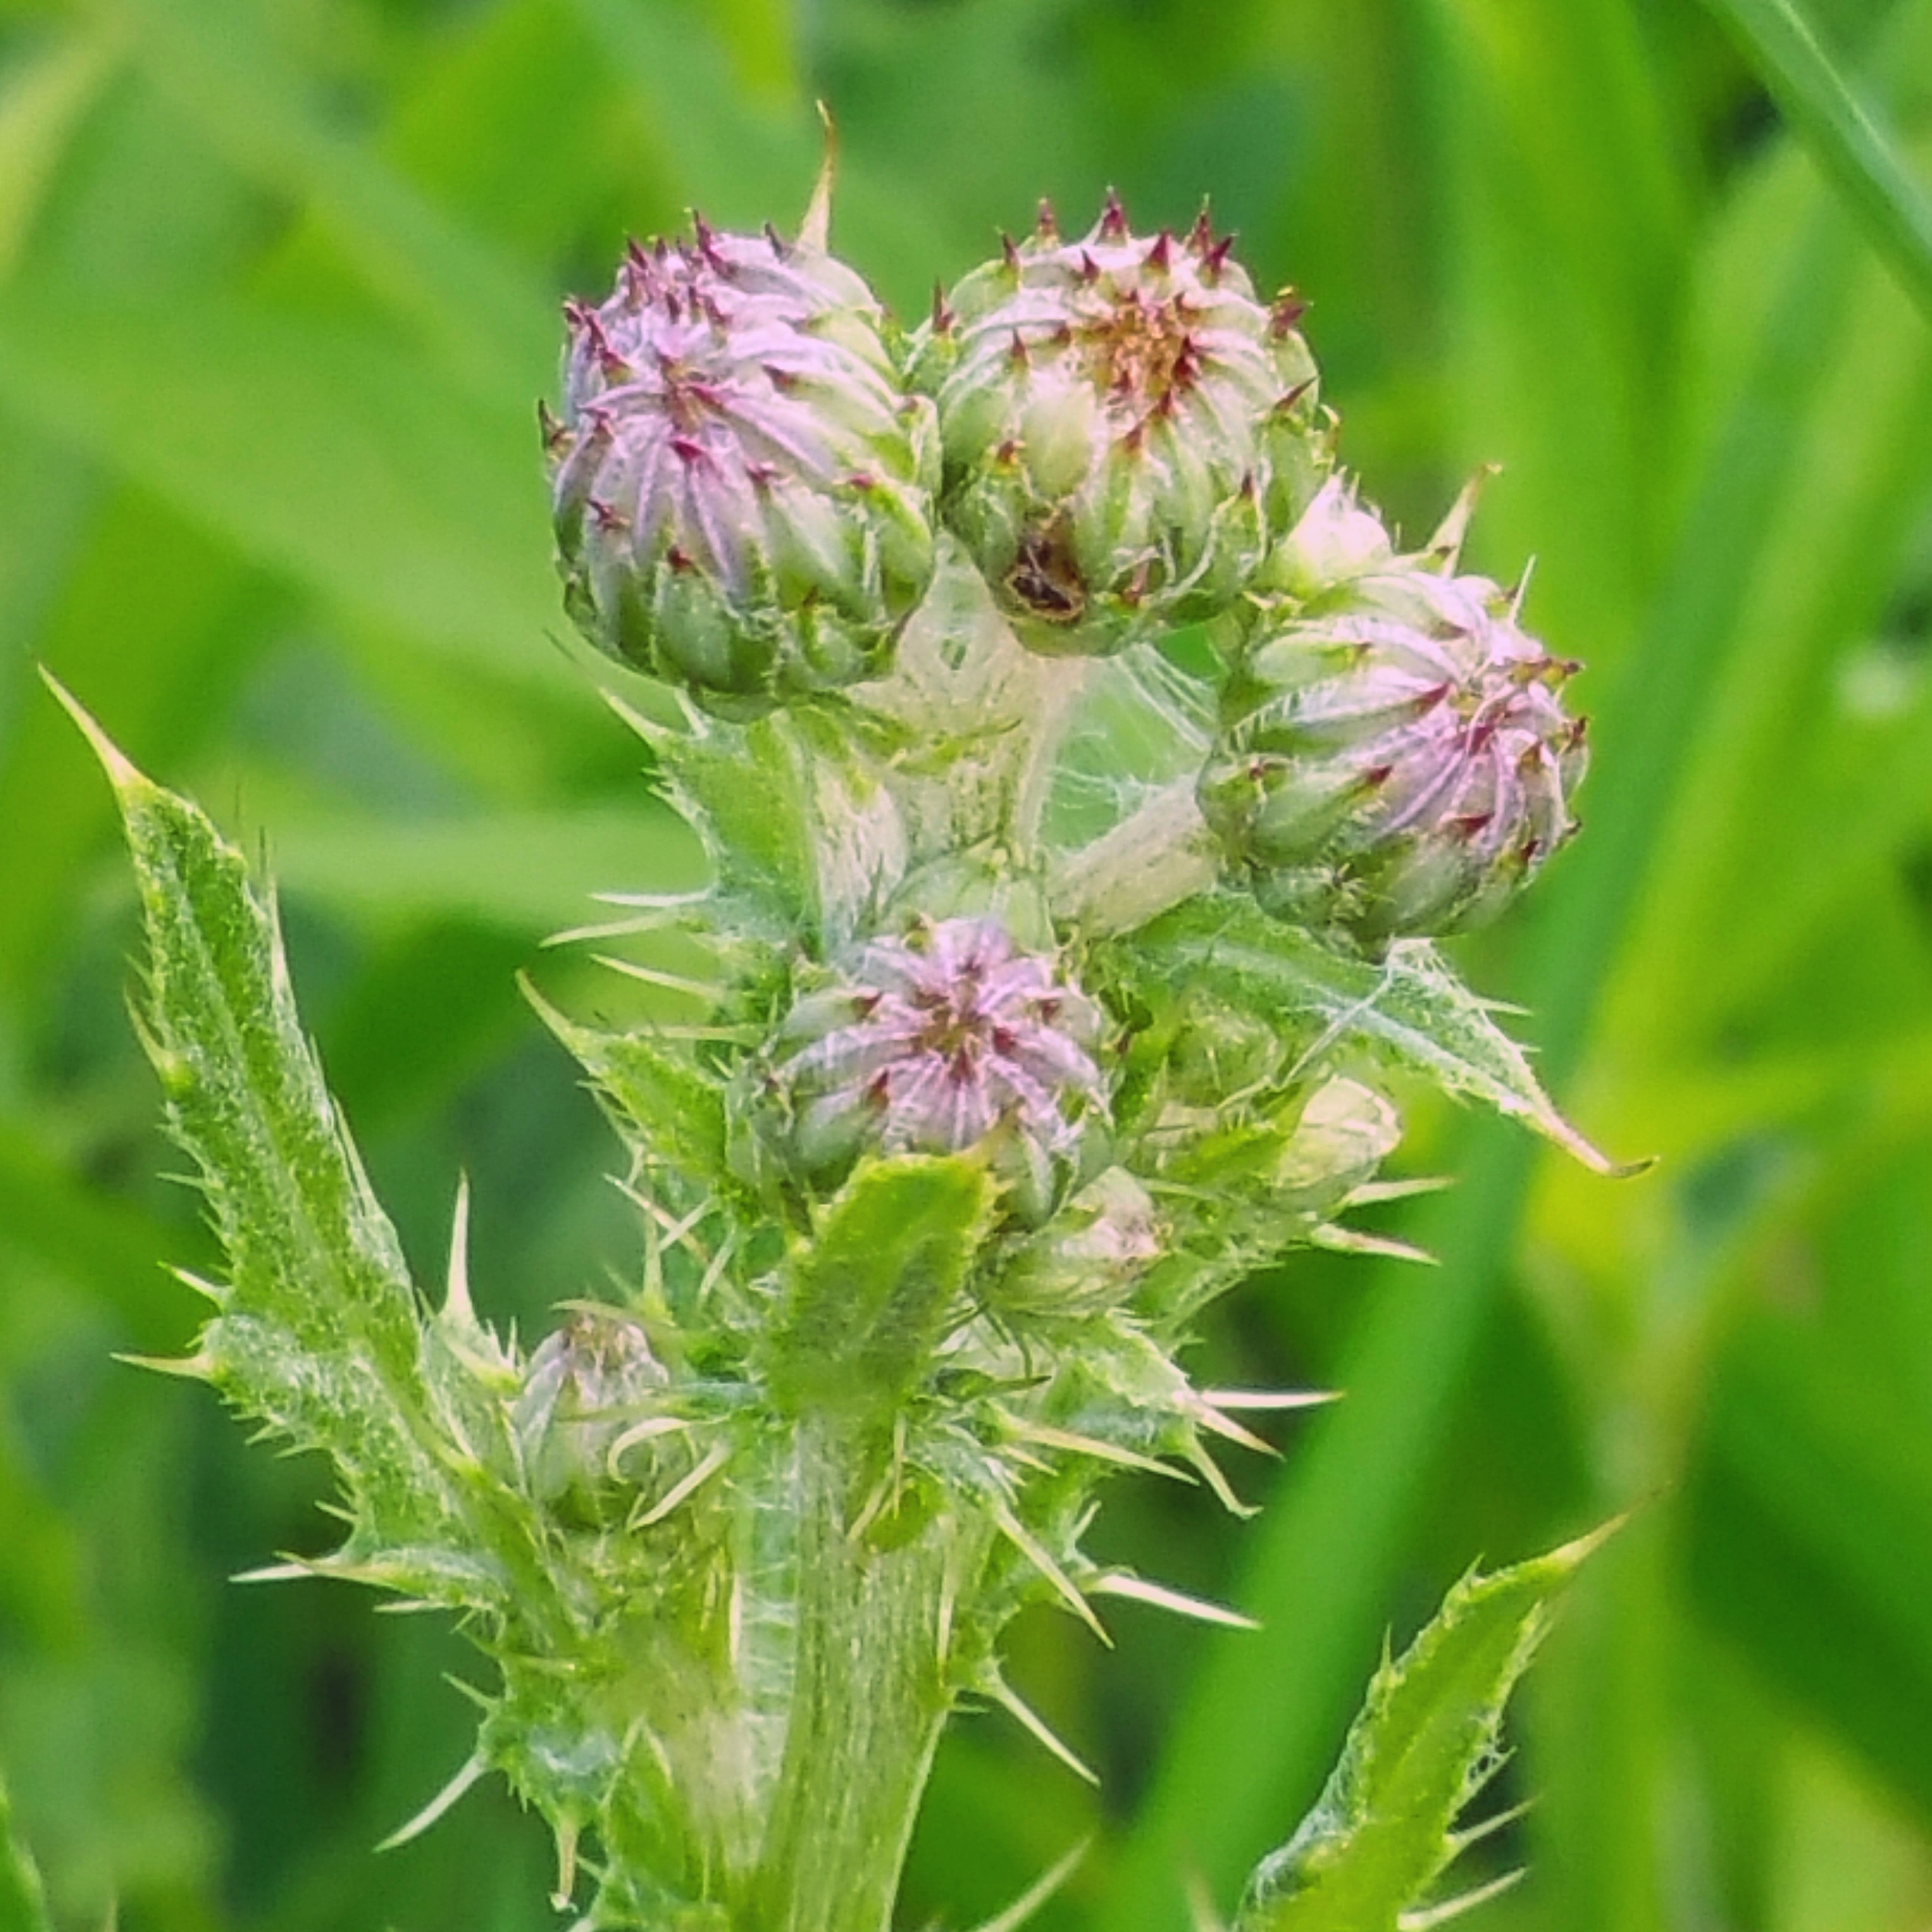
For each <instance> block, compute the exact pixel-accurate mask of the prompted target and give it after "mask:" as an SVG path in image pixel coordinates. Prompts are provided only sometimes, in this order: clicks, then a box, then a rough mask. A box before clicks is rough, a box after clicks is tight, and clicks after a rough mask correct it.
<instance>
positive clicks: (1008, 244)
mask: <svg viewBox="0 0 1932 1932" xmlns="http://www.w3.org/2000/svg"><path fill="white" fill-rule="evenodd" d="M999 252H1000V256H1001V259H1002V260H1004V261H1005V264H1006V266H1007V267H1008V269H1009V270H1010V271H1011V272H1012V273H1013V274H1015V275H1018V273H1019V272H1020V245H1019V243H1018V242H1016V241H1015V240H1014V239H1013V238H1012V236H1011V235H1002V236H1000V238H999Z"/></svg>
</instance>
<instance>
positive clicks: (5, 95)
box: [0, 31, 115, 277]
mask: <svg viewBox="0 0 1932 1932" xmlns="http://www.w3.org/2000/svg"><path fill="white" fill-rule="evenodd" d="M114 60H115V47H114V45H113V42H112V38H111V37H109V36H108V35H106V34H103V33H100V32H99V31H87V32H82V33H77V34H72V35H70V36H69V37H67V38H65V39H63V40H60V41H55V42H54V44H53V45H51V46H50V47H48V48H47V50H46V52H45V53H44V54H41V56H40V57H39V58H38V59H37V60H28V61H23V62H22V63H21V64H20V67H18V70H16V71H15V72H14V73H11V74H9V75H8V77H7V82H6V85H5V87H4V88H0V277H4V276H5V275H6V274H7V272H8V270H9V269H11V268H12V266H13V265H14V262H15V258H16V257H17V256H18V254H19V252H20V250H21V247H22V246H23V245H24V243H25V241H26V239H27V237H28V234H29V233H31V230H32V228H33V225H34V217H35V216H36V215H37V214H38V213H40V210H41V204H42V202H43V200H44V199H45V197H46V194H47V189H48V187H49V186H50V184H51V183H52V181H53V179H54V174H55V171H56V170H57V168H58V166H59V165H60V159H61V157H62V155H64V153H65V151H66V150H67V143H68V142H69V140H70V138H72V136H73V133H74V131H75V129H77V127H78V126H79V125H80V122H81V121H82V119H83V118H84V116H86V112H87V109H89V108H90V107H91V106H93V103H95V101H96V100H97V99H99V97H100V93H101V90H102V87H103V85H104V84H105V83H106V80H107V79H108V77H109V74H110V73H112V71H113V67H114Z"/></svg>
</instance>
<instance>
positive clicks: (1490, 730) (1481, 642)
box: [1200, 558, 1586, 943]
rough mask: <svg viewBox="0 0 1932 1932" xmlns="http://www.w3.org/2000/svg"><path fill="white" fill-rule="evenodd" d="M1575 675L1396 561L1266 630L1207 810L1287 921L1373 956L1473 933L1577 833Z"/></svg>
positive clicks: (1428, 575) (1250, 658)
mask: <svg viewBox="0 0 1932 1932" xmlns="http://www.w3.org/2000/svg"><path fill="white" fill-rule="evenodd" d="M1578 669H1579V666H1577V665H1575V663H1571V662H1569V661H1567V660H1563V659H1559V658H1556V657H1552V656H1551V655H1550V654H1549V652H1548V651H1547V650H1545V649H1544V648H1543V646H1542V645H1541V644H1540V643H1538V642H1537V641H1536V640H1535V639H1534V638H1533V637H1530V636H1529V635H1527V634H1526V633H1525V632H1524V631H1523V630H1522V629H1521V628H1520V626H1519V624H1518V623H1517V600H1516V598H1513V596H1511V595H1510V594H1508V593H1507V592H1505V591H1500V590H1499V589H1498V588H1497V586H1496V585H1494V584H1493V583H1491V582H1489V581H1488V580H1487V578H1481V577H1452V576H1448V575H1442V574H1441V573H1440V572H1438V571H1436V570H1434V569H1428V568H1425V567H1422V566H1421V565H1419V564H1418V563H1416V561H1415V560H1413V559H1409V560H1404V559H1393V558H1392V559H1390V561H1389V562H1388V563H1387V564H1386V566H1385V567H1384V568H1383V569H1379V570H1373V569H1372V570H1370V571H1368V572H1366V573H1363V574H1359V575H1354V576H1352V577H1350V578H1348V579H1347V581H1346V582H1344V583H1343V584H1341V585H1339V586H1338V587H1337V588H1331V591H1329V592H1328V595H1324V596H1323V597H1321V598H1319V599H1318V601H1317V602H1316V603H1315V604H1312V605H1311V606H1309V607H1307V608H1305V609H1304V611H1303V612H1302V614H1300V615H1298V616H1295V617H1290V618H1289V619H1288V620H1286V621H1283V622H1282V623H1280V624H1279V625H1278V626H1277V627H1274V628H1272V630H1268V631H1264V633H1263V634H1262V637H1261V638H1260V640H1259V642H1258V643H1256V645H1255V646H1254V647H1253V649H1252V650H1250V652H1249V653H1248V655H1247V656H1246V660H1245V661H1244V663H1243V665H1242V666H1241V668H1240V670H1238V671H1237V673H1236V676H1235V677H1234V679H1233V681H1232V682H1231V683H1230V687H1229V691H1228V693H1227V706H1228V712H1229V724H1228V726H1227V729H1226V730H1225V731H1224V732H1223V735H1222V738H1221V739H1220V742H1219V744H1217V749H1216V753H1215V755H1214V757H1213V759H1212V760H1211V761H1210V763H1209V764H1208V766H1207V770H1206V771H1204V774H1202V778H1201V792H1200V796H1201V808H1202V810H1203V811H1204V813H1205V814H1206V816H1207V818H1208V819H1209V821H1210V823H1212V824H1213V825H1214V826H1215V827H1216V828H1217V829H1218V830H1219V831H1220V833H1221V835H1222V836H1223V839H1224V840H1225V841H1226V842H1227V846H1228V849H1229V850H1230V853H1231V855H1233V857H1234V858H1235V859H1236V861H1237V862H1239V863H1240V865H1243V866H1244V867H1245V868H1246V870H1247V872H1248V874H1249V878H1250V879H1251V881H1252V882H1253V886H1254V889H1255V891H1256V894H1257V896H1258V897H1259V898H1260V899H1261V900H1262V902H1263V903H1264V904H1266V905H1267V906H1268V907H1269V909H1270V910H1271V911H1276V912H1277V913H1279V914H1281V915H1282V916H1283V917H1288V918H1292V919H1294V920H1298V921H1300V922H1302V923H1304V924H1310V925H1316V926H1321V925H1331V926H1339V927H1346V928H1348V929H1349V930H1352V931H1353V932H1354V933H1355V934H1356V935H1357V937H1359V938H1361V939H1363V940H1367V941H1368V942H1370V943H1377V942H1379V941H1380V940H1384V939H1386V938H1390V937H1394V936H1396V935H1399V934H1403V933H1422V934H1435V933H1447V932H1450V931H1452V930H1455V929H1456V928H1458V927H1463V926H1468V925H1471V924H1476V923H1478V922H1479V921H1480V920H1482V919H1484V918H1485V917H1487V916H1488V915H1490V914H1492V913H1494V911H1496V910H1497V908H1498V907H1500V906H1501V905H1502V904H1503V903H1504V901H1506V900H1507V898H1509V897H1510V894H1512V893H1513V892H1514V891H1516V890H1517V888H1518V887H1520V885H1523V882H1524V881H1526V880H1527V879H1528V878H1530V876H1531V875H1533V873H1534V872H1536V870H1537V868H1539V866H1541V865H1543V862H1544V861H1545V860H1546V859H1547V858H1549V855H1550V854H1551V853H1552V852H1554V851H1556V849H1557V848H1558V847H1559V845H1562V844H1563V843H1564V842H1565V841H1566V840H1567V839H1569V837H1570V836H1571V835H1572V833H1573V832H1575V829H1576V827H1577V821H1576V819H1575V818H1574V816H1572V813H1571V810H1570V799H1571V795H1572V793H1574V791H1575V788H1576V787H1577V785H1578V784H1579V782H1580V781H1581V780H1582V777H1583V773H1584V768H1585V763H1586V753H1585V744H1584V723H1583V720H1582V718H1573V717H1572V716H1571V715H1570V714H1569V712H1566V711H1565V709H1564V707H1563V703H1562V696H1561V693H1562V687H1563V686H1564V684H1565V683H1566V682H1567V681H1568V679H1569V677H1570V676H1572V673H1574V672H1575V671H1576V670H1578Z"/></svg>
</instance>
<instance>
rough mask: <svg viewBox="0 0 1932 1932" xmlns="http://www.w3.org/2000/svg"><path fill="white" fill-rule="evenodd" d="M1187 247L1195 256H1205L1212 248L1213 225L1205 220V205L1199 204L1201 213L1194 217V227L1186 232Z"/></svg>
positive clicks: (1204, 203)
mask: <svg viewBox="0 0 1932 1932" xmlns="http://www.w3.org/2000/svg"><path fill="white" fill-rule="evenodd" d="M1188 246H1189V247H1190V248H1191V249H1193V250H1194V252H1195V253H1196V254H1197V255H1205V254H1207V252H1208V251H1209V249H1211V248H1213V246H1214V223H1212V222H1211V221H1210V220H1208V218H1207V203H1206V202H1205V201H1204V202H1203V203H1202V204H1201V213H1199V214H1197V215H1196V216H1195V217H1194V226H1193V227H1191V229H1189V230H1188Z"/></svg>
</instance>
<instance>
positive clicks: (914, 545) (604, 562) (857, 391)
mask: <svg viewBox="0 0 1932 1932" xmlns="http://www.w3.org/2000/svg"><path fill="white" fill-rule="evenodd" d="M565 313H566V316H567V318H568V320H569V327H570V340H569V350H568V353H567V357H566V360H565V413H564V419H563V420H562V422H556V421H555V420H554V419H551V418H549V417H548V416H547V415H546V418H545V420H544V430H545V440H546V444H547V445H548V448H549V456H550V460H551V464H552V493H553V498H554V504H553V507H554V510H555V523H556V533H557V542H558V546H559V552H560V564H561V568H562V572H563V575H564V579H565V601H566V602H567V603H568V604H569V608H570V611H571V614H572V616H573V617H575V620H576V621H577V622H578V624H579V625H580V626H581V627H582V628H583V630H585V633H586V634H588V636H589V637H591V639H592V640H593V641H595V643H598V645H600V646H601V647H602V648H604V650H608V651H610V652H611V653H613V654H614V655H615V656H618V657H621V658H622V659H624V660H627V662H629V663H633V664H635V665H637V666H640V667H641V668H642V669H644V670H649V671H650V672H652V673H655V674H656V675H657V676H661V677H664V678H666V679H670V680H671V681H673V683H679V684H681V685H683V686H686V688H687V689H689V690H691V691H692V692H693V693H694V694H695V695H696V696H697V697H698V698H699V700H700V701H701V702H705V703H706V704H708V705H710V706H711V707H712V709H719V710H723V711H727V712H739V713H749V712H755V711H757V710H758V709H762V708H764V706H766V705H769V704H771V703H773V702H779V701H782V700H783V699H786V698H787V697H791V696H797V695H799V694H800V693H803V692H811V691H816V690H823V689H833V688H836V687H839V686H843V685H846V684H849V683H852V682H853V681H855V679H860V678H864V677H868V676H873V675H875V674H876V673H878V672H880V671H881V670H884V669H885V667H886V666H887V664H888V661H889V659H890V656H891V648H892V643H893V640H894V637H896V636H897V634H898V630H899V627H900V626H901V624H902V623H903V621H904V618H905V617H906V616H907V614H908V612H910V611H911V609H912V608H913V606H914V604H916V603H917V601H918V600H919V598H920V596H921V595H923V593H924V590H925V588H926V585H927V582H928V580H929V579H930V576H931V574H932V569H933V539H932V533H931V529H930V526H929V523H928V520H927V516H928V510H929V494H928V491H929V486H930V484H932V483H933V482H934V481H937V474H936V472H937V442H936V439H935V437H934V434H933V427H932V411H931V405H930V403H929V402H926V401H925V400H924V399H921V398H909V397H907V396H906V395H905V394H904V392H903V391H902V389H901V386H900V385H899V383H898V378H897V376H896V375H895V373H894V370H893V367H892V363H891V358H890V357H888V354H887V352H886V350H885V345H884V344H883V341H882V340H881V334H880V331H881V325H882V321H883V318H882V316H881V311H880V310H879V308H878V305H877V303H876V302H875V301H874V300H873V298H872V295H871V293H870V292H869V291H868V289H867V288H866V286H865V283H864V282H862V281H861V280H860V279H859V278H858V276H857V275H855V274H854V273H853V272H852V270H850V269H848V268H846V267H845V266H844V265H843V264H842V263H841V262H838V261H836V260H835V259H833V258H832V256H829V255H827V254H826V253H825V252H823V250H821V249H817V248H814V247H811V246H807V245H806V244H804V243H787V242H785V241H784V240H782V239H780V237H779V236H777V234H775V233H771V232H769V231H768V232H767V234H765V235H764V236H756V237H754V236H741V235H727V234H720V233H716V232H715V231H714V230H712V229H711V228H709V226H706V225H705V223H703V222H702V220H700V221H699V222H698V223H697V224H696V239H695V240H694V241H688V242H687V241H679V242H678V243H675V244H670V243H664V242H662V241H660V242H658V243H656V244H654V245H653V246H652V247H650V248H648V249H647V248H644V247H642V246H639V245H637V244H636V243H633V244H632V246H631V247H630V249H629V251H628V252H627V254H626V256H625V257H624V262H623V266H622V267H621V270H620V272H619V274H618V277H617V287H616V289H615V292H614V293H613V294H612V295H611V298H610V299H609V300H608V301H606V302H604V304H603V305H601V307H595V308H593V307H591V306H590V305H587V304H583V303H572V304H570V305H568V307H567V308H566V311H565Z"/></svg>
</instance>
